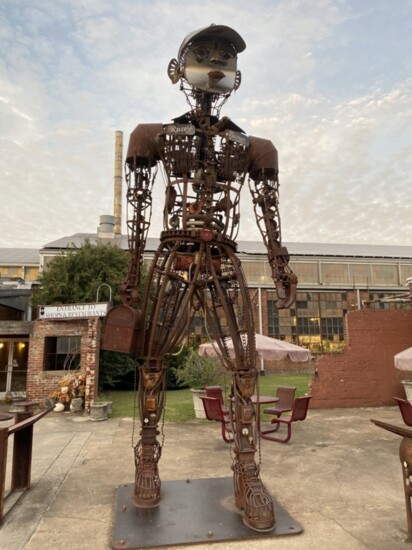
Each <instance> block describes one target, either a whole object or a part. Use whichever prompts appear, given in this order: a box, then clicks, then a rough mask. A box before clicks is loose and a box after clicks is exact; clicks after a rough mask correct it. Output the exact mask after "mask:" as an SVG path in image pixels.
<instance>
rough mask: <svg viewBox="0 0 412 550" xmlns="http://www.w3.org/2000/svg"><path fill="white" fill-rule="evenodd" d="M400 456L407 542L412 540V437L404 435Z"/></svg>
mask: <svg viewBox="0 0 412 550" xmlns="http://www.w3.org/2000/svg"><path fill="white" fill-rule="evenodd" d="M399 458H400V461H401V464H402V474H403V489H404V492H405V506H406V523H407V527H408V538H407V539H406V540H407V542H412V509H411V497H412V489H411V473H412V470H411V468H410V466H411V465H412V438H410V437H404V438H403V439H402V441H401V444H400V447H399Z"/></svg>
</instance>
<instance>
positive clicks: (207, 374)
mask: <svg viewBox="0 0 412 550" xmlns="http://www.w3.org/2000/svg"><path fill="white" fill-rule="evenodd" d="M176 381H177V384H178V385H179V387H181V388H193V389H202V388H204V387H205V386H214V385H221V384H222V383H223V381H224V370H223V367H222V365H221V363H220V362H219V361H218V359H215V358H214V357H206V356H200V355H199V354H198V350H197V349H193V348H191V349H190V350H189V353H188V354H187V356H186V358H185V360H184V362H183V366H182V367H181V368H180V369H178V370H176Z"/></svg>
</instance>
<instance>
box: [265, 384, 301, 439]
mask: <svg viewBox="0 0 412 550" xmlns="http://www.w3.org/2000/svg"><path fill="white" fill-rule="evenodd" d="M311 399H312V396H311V395H305V396H304V397H297V398H296V399H295V401H294V403H293V408H292V412H291V415H290V416H287V417H277V418H272V421H271V423H272V424H278V426H277V427H276V428H273V429H271V430H265V432H264V434H263V433H262V434H261V436H262V437H263V438H264V439H269V440H270V441H278V442H279V443H287V442H288V441H289V440H290V438H291V436H292V424H293V422H297V421H298V420H301V421H302V420H305V418H306V415H307V414H308V408H309V401H310V400H311ZM279 424H286V425H287V427H288V432H287V435H286V437H285V438H283V439H282V438H278V437H272V436H268V435H267V434H268V433H272V432H276V431H277V430H278V428H279Z"/></svg>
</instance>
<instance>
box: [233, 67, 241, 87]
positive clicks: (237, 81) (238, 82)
mask: <svg viewBox="0 0 412 550" xmlns="http://www.w3.org/2000/svg"><path fill="white" fill-rule="evenodd" d="M241 82H242V73H241V72H240V71H236V77H235V85H234V86H233V89H234V90H237V89H238V88H239V86H240V84H241Z"/></svg>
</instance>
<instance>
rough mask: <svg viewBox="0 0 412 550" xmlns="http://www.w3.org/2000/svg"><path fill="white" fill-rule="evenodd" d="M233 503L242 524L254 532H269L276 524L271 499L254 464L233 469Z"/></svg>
mask: <svg viewBox="0 0 412 550" xmlns="http://www.w3.org/2000/svg"><path fill="white" fill-rule="evenodd" d="M234 483H235V503H236V506H237V507H238V508H240V509H241V510H243V523H244V524H245V525H246V526H247V527H250V529H254V530H255V531H271V530H272V529H273V528H274V527H275V524H276V519H275V510H274V506H273V499H272V497H271V495H270V493H269V492H268V490H267V489H266V487H265V486H264V485H263V483H262V481H261V479H260V477H259V472H258V467H257V466H256V464H251V465H247V466H246V467H242V466H240V465H237V466H235V468H234Z"/></svg>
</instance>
